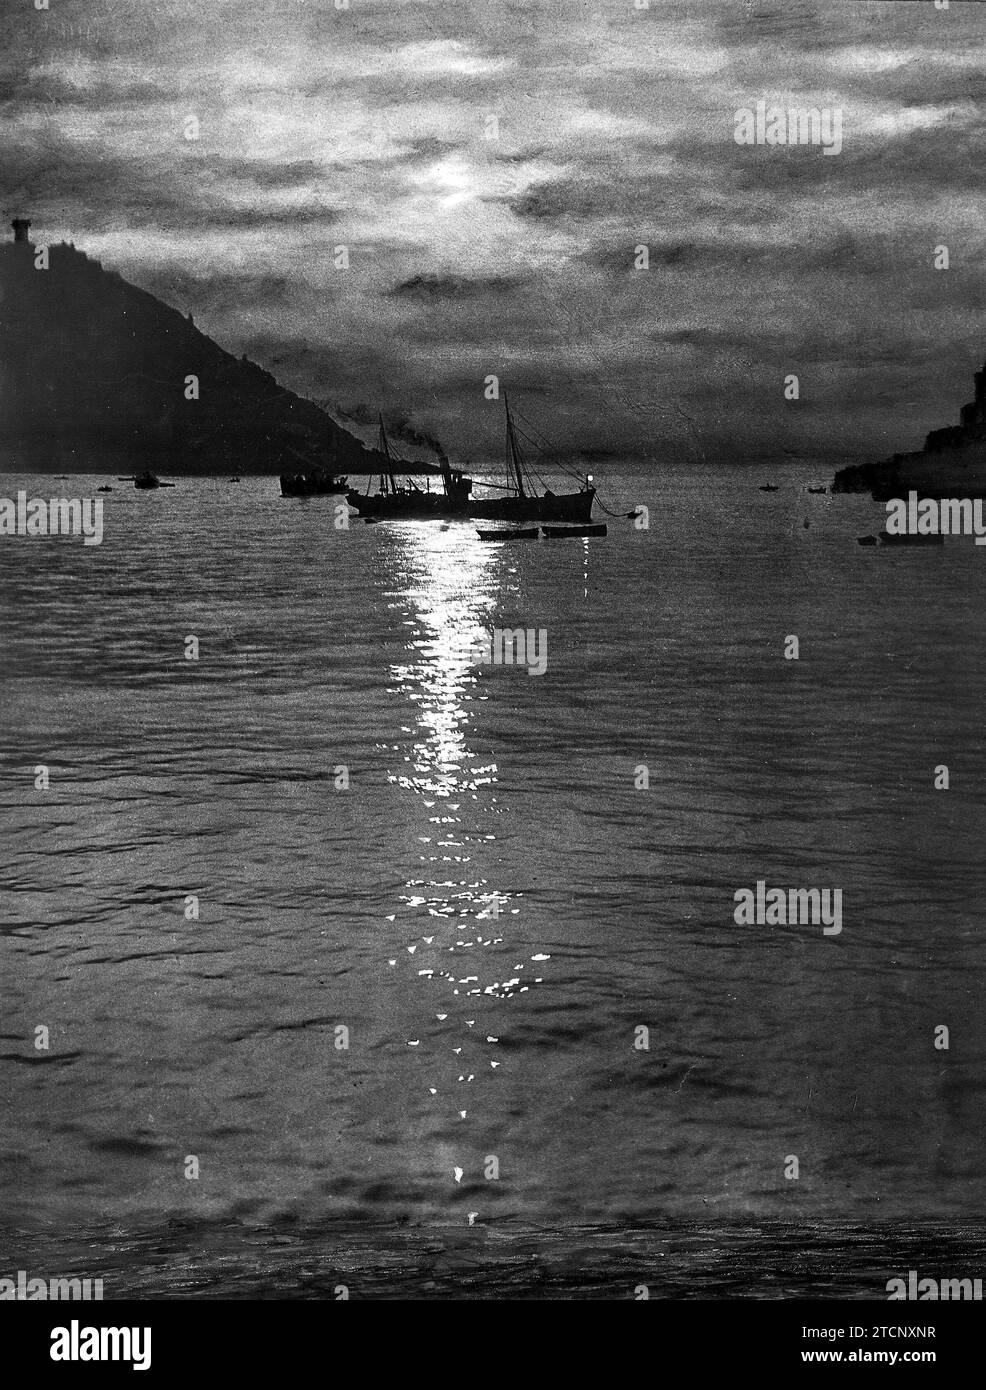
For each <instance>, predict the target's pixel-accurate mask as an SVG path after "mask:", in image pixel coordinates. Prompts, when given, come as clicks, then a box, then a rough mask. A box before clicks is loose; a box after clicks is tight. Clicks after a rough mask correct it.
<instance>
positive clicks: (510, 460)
mask: <svg viewBox="0 0 986 1390" xmlns="http://www.w3.org/2000/svg"><path fill="white" fill-rule="evenodd" d="M503 407H504V411H505V412H506V417H507V483H506V486H502V485H499V484H494V483H483V484H480V486H483V487H489V488H495V489H496V490H497V491H502V492H504V493H506V494H508V495H507V496H504V497H492V498H489V499H486V498H471V499H470V502H469V515H470V516H472V517H475V518H476V519H477V520H482V521H569V522H573V523H579V522H582V523H587V522H589V521H590V520H591V518H592V503H593V499H594V498H595V496H596V489H595V488H594V487H593V486H592V479H591V478H586V479H585V482H584V483H582V484H581V486H580V487H579V490H578V492H563V493H555V492H552V491H551V489H550V488H549V487H544V491H543V492H540V493H539V492H538V490H537V487H536V485H535V482H534V479H533V478H532V476H531V468H530V465H529V464H528V462H527V460H526V459H525V457H524V455H523V453H522V451H521V448H520V443H519V441H518V438H517V435H518V431H517V427H516V426H515V424H514V420H513V416H512V415H511V413H510V404H509V402H508V400H507V397H506V393H504V397H503ZM530 442H533V441H530ZM535 447H536V446H535ZM539 481H540V480H539ZM542 486H544V484H543V482H542Z"/></svg>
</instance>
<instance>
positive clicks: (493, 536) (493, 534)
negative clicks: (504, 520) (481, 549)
mask: <svg viewBox="0 0 986 1390" xmlns="http://www.w3.org/2000/svg"><path fill="white" fill-rule="evenodd" d="M476 534H477V536H479V539H480V540H481V541H536V540H537V538H538V528H537V527H536V526H528V527H522V528H520V529H517V528H516V527H502V528H501V529H500V530H499V531H479V530H477V532H476Z"/></svg>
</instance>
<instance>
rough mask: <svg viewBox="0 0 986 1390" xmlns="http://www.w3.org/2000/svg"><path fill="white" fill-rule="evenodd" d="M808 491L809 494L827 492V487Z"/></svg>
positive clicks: (813, 488) (812, 488)
mask: <svg viewBox="0 0 986 1390" xmlns="http://www.w3.org/2000/svg"><path fill="white" fill-rule="evenodd" d="M808 491H809V492H815V493H817V492H828V488H827V487H810V488H809V489H808Z"/></svg>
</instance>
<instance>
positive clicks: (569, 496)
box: [469, 487, 596, 525]
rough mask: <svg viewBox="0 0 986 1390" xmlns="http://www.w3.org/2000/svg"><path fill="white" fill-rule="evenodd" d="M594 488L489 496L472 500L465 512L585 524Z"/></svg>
mask: <svg viewBox="0 0 986 1390" xmlns="http://www.w3.org/2000/svg"><path fill="white" fill-rule="evenodd" d="M595 496H596V490H595V488H591V487H589V488H584V489H583V490H582V491H581V492H566V493H562V494H560V495H556V494H555V493H552V492H546V493H545V494H544V496H543V497H493V498H490V499H489V500H488V501H473V502H471V503H470V505H469V515H470V516H471V517H475V518H476V520H483V521H571V522H578V523H582V524H583V525H584V524H587V523H588V521H589V520H590V518H591V516H592V503H593V500H594V499H595Z"/></svg>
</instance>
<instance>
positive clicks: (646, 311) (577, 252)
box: [0, 0, 986, 465]
mask: <svg viewBox="0 0 986 1390" xmlns="http://www.w3.org/2000/svg"><path fill="white" fill-rule="evenodd" d="M639 2H640V0H638V3H639ZM48 3H49V6H50V8H49V9H48V10H47V11H38V10H36V9H35V8H34V7H33V4H32V0H0V207H2V209H3V211H4V215H5V221H9V219H10V217H11V216H13V215H15V214H21V215H28V216H30V217H31V218H32V221H33V228H32V236H33V238H34V240H35V242H36V243H39V244H43V243H45V242H57V241H60V240H65V241H72V242H74V243H75V245H76V246H78V247H80V248H81V249H83V250H85V251H86V252H87V253H88V254H89V255H91V256H94V257H96V258H98V259H99V260H101V261H102V262H103V264H104V265H105V266H106V267H107V268H110V269H114V270H117V271H119V272H120V273H121V274H122V275H124V276H125V277H126V278H128V279H130V280H132V281H134V282H135V283H136V284H139V285H141V286H143V287H144V288H147V289H149V290H151V291H153V292H154V293H156V294H158V295H159V296H160V297H161V298H163V299H165V300H166V301H167V302H169V303H171V304H174V305H175V306H176V307H178V308H180V309H182V310H183V311H185V312H191V313H193V315H194V317H195V322H196V324H197V325H198V326H199V327H200V328H202V329H203V330H204V331H205V332H207V333H208V334H209V335H210V336H211V337H213V338H214V339H215V340H216V341H217V342H219V343H220V344H221V345H222V346H224V347H226V348H228V349H229V350H230V351H234V352H236V353H237V354H239V353H242V352H245V353H247V354H248V355H249V356H250V357H252V358H254V360H256V361H258V362H260V363H261V364H262V365H263V366H265V367H267V368H268V369H270V370H271V371H273V372H274V373H275V375H276V376H277V377H278V378H279V379H280V380H281V381H283V382H284V383H285V384H286V385H288V386H290V387H292V388H293V389H294V390H297V391H299V392H301V393H302V394H304V395H307V396H310V397H311V398H313V399H315V400H318V401H320V402H324V403H327V404H328V405H329V407H330V408H331V409H333V410H334V412H335V413H336V414H337V415H338V417H339V418H341V419H343V420H344V421H345V420H348V421H356V422H358V423H360V424H362V423H363V422H365V423H366V425H367V426H369V422H371V421H373V420H374V419H375V418H376V412H377V411H378V410H381V409H382V410H383V411H384V413H385V415H386V417H387V418H388V420H390V421H392V422H393V423H394V424H395V426H397V427H398V428H399V427H400V426H401V424H402V422H403V423H404V424H406V426H407V431H408V432H410V431H419V432H422V433H426V434H429V435H433V436H437V437H438V438H440V439H441V440H442V441H443V443H444V444H445V446H446V448H447V449H448V451H449V453H450V454H451V456H452V458H453V460H454V461H458V462H465V463H470V462H471V463H477V462H481V461H484V460H489V459H493V458H495V457H497V456H498V455H499V454H500V453H501V452H502V437H503V414H502V403H501V402H498V401H496V400H490V399H487V394H488V393H487V389H486V383H487V378H488V377H489V376H491V375H495V376H496V377H497V378H498V379H499V382H500V383H501V387H502V388H505V389H506V390H507V391H508V392H509V393H510V396H511V399H512V401H513V402H514V403H515V404H516V405H517V407H518V409H519V410H520V411H522V413H523V415H524V418H525V419H526V420H529V421H530V422H531V423H532V424H533V425H535V426H536V427H537V428H538V429H539V430H540V431H541V432H542V433H543V435H544V437H545V439H546V440H548V441H549V442H550V445H551V447H552V448H553V449H555V450H557V451H558V452H559V454H560V455H562V456H565V457H567V458H569V459H571V460H572V461H573V462H582V463H591V462H592V461H593V460H599V461H602V460H605V459H608V458H609V459H614V460H634V461H647V462H650V461H653V462H654V463H655V464H662V465H663V464H668V465H673V464H676V463H681V462H688V463H691V462H693V461H696V460H702V459H704V460H707V461H714V462H717V463H718V462H727V461H732V460H735V461H737V462H740V461H752V460H757V459H767V458H777V459H783V458H785V457H802V456H810V457H822V458H826V459H828V458H833V459H845V460H853V459H859V460H864V459H868V458H874V457H883V456H885V455H886V454H887V453H889V452H892V451H894V450H899V449H909V448H916V447H919V446H920V443H921V441H922V439H923V436H924V434H925V433H926V432H927V431H928V430H929V429H932V428H935V427H939V426H941V425H945V424H950V423H954V422H956V421H957V412H958V408H959V406H960V405H961V404H962V402H964V401H966V400H969V399H971V396H972V380H971V374H972V371H973V370H974V369H975V368H976V367H977V366H980V365H982V362H983V359H984V357H986V320H984V314H983V309H984V304H986V295H984V288H983V269H984V250H986V222H984V217H983V178H984V174H983V171H984V167H986V161H984V139H983V136H984V129H986V115H984V110H986V107H984V100H983V99H984V95H986V77H984V72H983V60H984V54H986V4H980V3H963V0H950V3H949V7H948V9H947V11H943V10H938V9H936V7H935V4H934V3H933V0H896V2H895V3H881V0H854V2H853V3H848V0H824V3H809V2H808V0H650V3H649V5H648V6H646V7H643V8H639V9H638V8H636V7H635V4H634V0H477V2H476V3H473V2H472V0H349V3H348V6H347V5H344V4H343V0H208V3H206V2H205V0H159V2H158V0H139V3H133V4H131V3H124V0H48ZM337 4H339V5H340V6H342V7H341V8H336V5H337ZM759 100H764V101H766V103H767V104H768V105H778V106H781V107H784V108H787V107H788V106H798V107H816V108H818V109H819V110H822V109H828V110H830V111H835V110H839V111H841V113H842V114H841V119H842V148H841V150H840V152H839V153H838V154H831V155H828V154H826V153H825V152H824V150H823V149H822V148H820V147H819V146H817V145H814V146H812V145H765V144H758V145H740V144H738V143H737V142H736V140H735V138H734V131H735V128H736V112H737V111H738V110H740V109H741V108H747V109H753V108H755V106H756V103H757V102H758V101H759ZM193 118H194V119H193ZM190 133H192V134H197V138H191V139H190V138H188V136H189V134H190ZM942 245H944V246H947V247H948V260H949V265H948V269H947V270H946V269H936V268H935V264H934V262H935V249H936V247H939V246H942ZM640 246H645V247H646V248H647V262H648V265H647V268H646V269H638V268H636V267H635V262H639V261H640V260H641V257H640V255H639V253H637V252H636V251H635V248H637V247H640ZM340 247H345V248H346V253H347V255H348V266H341V265H339V264H337V262H338V261H340V260H341V259H342V258H341V257H340V255H339V252H338V248H340ZM940 259H941V257H940V255H939V260H940ZM791 375H794V376H797V378H798V393H799V394H798V399H797V400H793V399H788V398H787V397H786V393H785V381H786V378H788V377H790V376H791ZM787 394H788V395H789V394H790V387H788V393H787ZM359 432H360V433H361V434H362V436H363V437H364V438H365V439H368V440H369V439H370V438H371V437H372V431H371V429H370V428H368V427H367V428H361V429H360V430H359Z"/></svg>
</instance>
